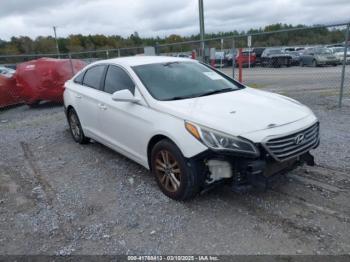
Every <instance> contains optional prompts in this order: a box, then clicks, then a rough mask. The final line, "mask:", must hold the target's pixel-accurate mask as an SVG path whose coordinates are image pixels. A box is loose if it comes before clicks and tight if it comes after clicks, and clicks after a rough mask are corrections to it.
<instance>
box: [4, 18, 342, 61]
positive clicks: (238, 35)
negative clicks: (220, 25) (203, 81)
mask: <svg viewBox="0 0 350 262" xmlns="http://www.w3.org/2000/svg"><path fill="white" fill-rule="evenodd" d="M295 28H300V29H303V30H297V31H289V32H288V31H287V32H280V33H270V34H262V35H256V36H253V41H252V42H253V46H255V47H260V46H286V45H312V44H330V43H339V42H343V41H344V28H340V27H338V28H326V27H323V28H314V29H307V27H306V26H305V25H297V26H293V25H288V24H281V23H278V24H273V25H268V26H266V27H264V28H259V29H250V30H248V31H241V32H238V31H231V32H219V33H211V34H206V36H205V37H206V39H211V38H220V37H230V36H234V37H235V45H236V47H246V45H247V40H246V38H245V37H243V35H246V34H259V33H265V32H274V31H277V30H284V29H295ZM191 40H199V35H190V36H180V35H175V34H173V35H170V36H167V37H164V38H160V37H140V36H139V34H138V33H137V32H134V33H133V34H131V35H130V36H128V37H122V36H119V35H110V36H106V35H101V34H95V35H81V34H75V35H69V36H68V37H59V38H58V46H59V50H60V52H61V53H72V52H82V51H98V50H107V49H118V48H132V47H141V46H157V45H163V44H172V43H177V42H184V41H191ZM207 45H208V46H210V47H217V48H220V47H221V42H220V40H216V41H209V42H207ZM198 47H199V44H198V43H193V44H182V45H173V46H165V47H164V46H162V47H160V50H159V51H160V52H166V53H167V52H181V51H190V50H193V49H196V48H198ZM231 47H232V39H225V41H224V48H231ZM122 51H123V54H122V55H132V54H135V52H141V51H137V50H122ZM56 52H57V51H56V42H55V39H54V38H53V37H52V36H39V37H37V38H35V39H31V38H30V37H28V36H20V37H12V38H11V39H10V40H9V41H4V40H0V55H20V54H50V53H56ZM82 56H83V57H86V56H87V55H86V54H84V55H82Z"/></svg>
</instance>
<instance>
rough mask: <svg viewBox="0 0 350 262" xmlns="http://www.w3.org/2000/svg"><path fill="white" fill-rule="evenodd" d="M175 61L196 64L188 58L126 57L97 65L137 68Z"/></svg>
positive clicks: (103, 61)
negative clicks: (118, 65) (107, 64)
mask: <svg viewBox="0 0 350 262" xmlns="http://www.w3.org/2000/svg"><path fill="white" fill-rule="evenodd" d="M176 61H179V62H184V61H187V62H188V61H192V62H196V60H192V59H189V58H182V57H172V56H127V57H120V58H113V59H108V60H100V61H98V62H97V63H111V64H113V63H115V64H120V65H124V66H137V65H146V64H155V63H168V62H176Z"/></svg>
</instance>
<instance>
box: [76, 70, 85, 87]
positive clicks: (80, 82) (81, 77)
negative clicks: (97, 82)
mask: <svg viewBox="0 0 350 262" xmlns="http://www.w3.org/2000/svg"><path fill="white" fill-rule="evenodd" d="M84 74H85V71H84V72H81V73H80V74H79V75H77V76H76V77H75V78H74V83H77V84H82V83H83V78H84Z"/></svg>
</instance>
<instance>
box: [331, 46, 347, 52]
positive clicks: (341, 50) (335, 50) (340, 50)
mask: <svg viewBox="0 0 350 262" xmlns="http://www.w3.org/2000/svg"><path fill="white" fill-rule="evenodd" d="M344 49H345V48H344V47H335V48H333V51H334V53H339V52H344Z"/></svg>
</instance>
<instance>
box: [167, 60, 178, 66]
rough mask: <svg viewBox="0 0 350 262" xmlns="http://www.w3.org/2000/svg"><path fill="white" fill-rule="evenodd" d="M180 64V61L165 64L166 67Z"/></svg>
mask: <svg viewBox="0 0 350 262" xmlns="http://www.w3.org/2000/svg"><path fill="white" fill-rule="evenodd" d="M178 63H179V62H178V61H173V62H168V63H165V64H163V65H164V66H170V65H172V64H178Z"/></svg>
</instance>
